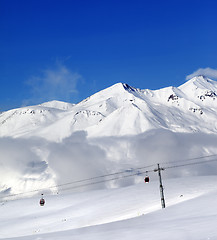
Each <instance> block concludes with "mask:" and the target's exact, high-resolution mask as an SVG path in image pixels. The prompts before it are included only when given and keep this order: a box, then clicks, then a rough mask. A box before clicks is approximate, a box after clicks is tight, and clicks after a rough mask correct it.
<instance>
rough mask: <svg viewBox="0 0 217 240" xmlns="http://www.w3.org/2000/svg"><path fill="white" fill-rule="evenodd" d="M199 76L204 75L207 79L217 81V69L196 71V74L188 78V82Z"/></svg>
mask: <svg viewBox="0 0 217 240" xmlns="http://www.w3.org/2000/svg"><path fill="white" fill-rule="evenodd" d="M198 75H203V76H205V77H208V78H211V79H217V69H212V68H209V67H207V68H199V69H198V70H196V71H195V72H193V73H192V74H189V75H188V76H187V77H186V80H189V79H191V78H193V77H195V76H198Z"/></svg>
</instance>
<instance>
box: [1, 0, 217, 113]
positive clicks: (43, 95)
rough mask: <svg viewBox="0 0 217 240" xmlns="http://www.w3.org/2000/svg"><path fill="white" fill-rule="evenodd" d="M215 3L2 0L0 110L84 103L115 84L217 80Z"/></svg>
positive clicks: (150, 86)
mask: <svg viewBox="0 0 217 240" xmlns="http://www.w3.org/2000/svg"><path fill="white" fill-rule="evenodd" d="M216 9H217V1H209V0H207V1H200V0H197V1H191V0H188V1H185V0H180V1H179V0H173V1H163V0H161V1H157V0H152V1H146V0H143V1H139V0H132V1H128V0H125V1H118V0H116V1H113V0H109V1H103V0H101V1H95V0H91V1H90V0H89V1H87V0H86V1H85V0H58V1H57V0H56V1H55V0H43V1H42V0H31V1H29V0H26V1H24V0H19V1H17V0H10V1H8V0H0V36H1V37H0V81H1V85H0V91H1V92H0V93H1V94H0V111H2V110H7V109H11V108H15V107H20V106H24V105H33V104H38V103H42V102H45V101H49V100H53V99H55V100H62V101H68V102H73V103H76V102H79V101H80V100H83V99H84V98H86V97H88V96H90V95H92V94H93V93H95V92H97V91H100V90H102V89H104V88H107V87H109V86H111V85H113V84H115V83H117V82H124V83H128V84H129V85H132V86H134V87H138V88H141V89H147V88H148V89H159V88H162V87H167V86H171V85H172V86H179V85H181V84H183V83H184V82H185V81H186V77H187V76H188V75H190V74H192V73H194V72H195V71H196V72H197V71H198V69H200V70H199V71H200V72H202V73H203V71H206V73H207V74H208V75H209V72H212V73H213V74H212V77H213V78H216V79H217V14H216Z"/></svg>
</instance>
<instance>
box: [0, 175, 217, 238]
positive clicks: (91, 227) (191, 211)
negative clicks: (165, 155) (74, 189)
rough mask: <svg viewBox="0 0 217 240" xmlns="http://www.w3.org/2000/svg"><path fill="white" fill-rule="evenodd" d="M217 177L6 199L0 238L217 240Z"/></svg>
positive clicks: (0, 214)
mask: <svg viewBox="0 0 217 240" xmlns="http://www.w3.org/2000/svg"><path fill="white" fill-rule="evenodd" d="M216 181H217V177H216V176H215V177H214V176H212V177H194V178H185V179H170V180H165V181H164V187H165V198H166V208H165V209H161V206H160V195H159V189H158V188H159V183H158V182H156V181H150V183H149V184H145V183H143V184H137V185H134V186H130V187H126V188H119V189H110V190H108V189H107V190H97V191H88V192H83V193H75V194H65V195H53V196H47V197H45V199H46V204H45V206H43V207H41V206H39V204H38V201H39V199H38V198H30V199H20V200H16V201H9V202H2V203H1V205H0V239H8V240H9V239H11V240H12V239H13V240H21V239H22V240H36V239H37V240H45V239H46V240H71V239H73V240H87V239H88V240H111V239H115V240H120V239H125V240H131V239H136V240H139V239H141V238H145V239H153V240H166V239H175V240H189V239H191V240H200V239H212V240H216V239H217V229H216V219H217V205H216V201H217V189H216V187H215V185H213V183H214V182H216Z"/></svg>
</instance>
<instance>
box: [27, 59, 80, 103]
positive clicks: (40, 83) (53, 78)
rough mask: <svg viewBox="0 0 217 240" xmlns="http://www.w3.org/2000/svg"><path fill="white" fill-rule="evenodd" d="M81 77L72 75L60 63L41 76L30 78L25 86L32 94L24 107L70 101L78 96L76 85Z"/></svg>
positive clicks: (44, 71) (43, 72) (72, 73)
mask: <svg viewBox="0 0 217 240" xmlns="http://www.w3.org/2000/svg"><path fill="white" fill-rule="evenodd" d="M80 80H82V76H81V75H80V74H78V73H74V72H72V71H71V70H69V69H68V68H67V67H66V66H64V65H63V64H61V63H57V64H56V65H55V67H53V68H48V69H46V70H43V71H42V72H41V76H32V77H31V78H30V79H29V80H28V81H27V84H28V85H29V86H30V92H31V94H32V96H31V98H30V99H27V100H25V103H24V105H27V104H30V103H35V102H37V103H42V102H45V101H51V100H61V101H71V99H72V98H73V97H74V96H75V95H77V94H78V90H77V84H78V81H80Z"/></svg>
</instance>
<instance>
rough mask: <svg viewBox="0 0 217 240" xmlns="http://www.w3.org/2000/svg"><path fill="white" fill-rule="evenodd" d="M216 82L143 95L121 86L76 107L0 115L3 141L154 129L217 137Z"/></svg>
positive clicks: (58, 105) (55, 104)
mask: <svg viewBox="0 0 217 240" xmlns="http://www.w3.org/2000/svg"><path fill="white" fill-rule="evenodd" d="M216 119H217V82H216V81H213V80H211V79H209V78H206V77H204V76H197V77H194V78H192V79H191V80H189V81H187V82H186V83H184V84H183V85H181V86H179V87H167V88H163V89H159V90H148V89H145V90H141V89H138V88H134V87H132V86H129V85H128V84H123V83H117V84H115V85H113V86H111V87H109V88H107V89H105V90H102V91H100V92H98V93H96V94H94V95H92V96H90V97H89V98H87V99H85V100H83V101H82V102H80V103H78V104H71V103H65V102H60V101H51V102H47V103H43V104H40V105H35V106H28V107H22V108H18V109H13V110H9V111H6V112H3V113H1V114H0V137H5V136H11V137H15V138H17V137H25V138H27V137H30V136H38V137H42V138H45V139H48V140H51V141H55V142H56V141H61V140H62V139H64V138H66V137H69V136H70V135H71V134H72V133H73V132H76V131H81V130H84V131H86V132H87V134H88V137H89V138H91V137H102V136H125V135H136V134H139V133H142V132H145V131H148V130H151V129H168V130H170V131H173V132H187V133H191V132H204V133H217V121H216Z"/></svg>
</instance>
